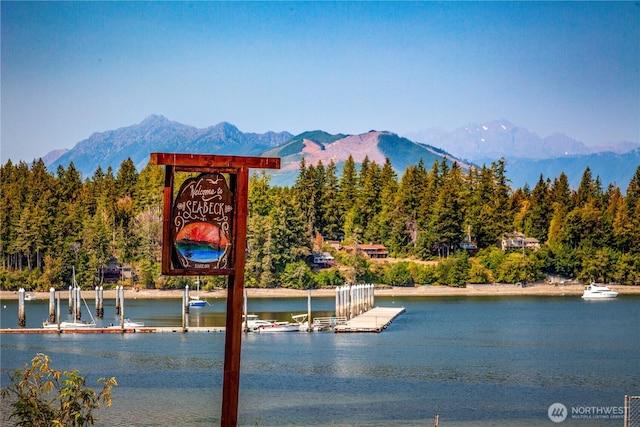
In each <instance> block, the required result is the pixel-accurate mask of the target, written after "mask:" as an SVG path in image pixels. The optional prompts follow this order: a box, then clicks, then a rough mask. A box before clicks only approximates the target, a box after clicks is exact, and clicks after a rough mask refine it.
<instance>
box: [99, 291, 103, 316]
mask: <svg viewBox="0 0 640 427" xmlns="http://www.w3.org/2000/svg"><path fill="white" fill-rule="evenodd" d="M98 295H99V296H100V305H99V306H98V317H99V318H101V319H102V318H103V317H104V288H103V287H102V286H100V291H99V292H98Z"/></svg>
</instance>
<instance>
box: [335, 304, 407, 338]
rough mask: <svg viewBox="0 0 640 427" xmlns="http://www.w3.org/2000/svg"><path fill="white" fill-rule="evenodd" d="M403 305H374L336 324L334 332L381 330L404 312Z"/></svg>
mask: <svg viewBox="0 0 640 427" xmlns="http://www.w3.org/2000/svg"><path fill="white" fill-rule="evenodd" d="M404 311H405V310H404V307H375V308H372V309H371V310H369V311H365V312H364V313H362V314H360V315H359V316H356V317H354V318H352V319H350V320H348V321H347V322H346V323H344V324H341V325H336V326H335V327H334V328H333V331H334V332H382V331H383V330H384V329H385V328H386V327H387V326H389V324H390V323H391V322H393V319H395V318H396V317H398V316H399V315H400V314H401V313H404Z"/></svg>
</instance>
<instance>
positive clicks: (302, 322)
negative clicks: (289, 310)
mask: <svg viewBox="0 0 640 427" xmlns="http://www.w3.org/2000/svg"><path fill="white" fill-rule="evenodd" d="M307 316H308V315H307V314H292V315H291V317H292V318H293V320H295V321H296V322H297V323H298V330H299V331H300V332H307V331H308V330H309V321H308V320H307Z"/></svg>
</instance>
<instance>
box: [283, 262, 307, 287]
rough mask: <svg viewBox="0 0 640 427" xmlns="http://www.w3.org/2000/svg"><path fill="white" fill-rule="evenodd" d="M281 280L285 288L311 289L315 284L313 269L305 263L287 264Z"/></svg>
mask: <svg viewBox="0 0 640 427" xmlns="http://www.w3.org/2000/svg"><path fill="white" fill-rule="evenodd" d="M280 278H281V280H282V287H283V288H292V289H311V288H312V287H313V285H314V284H315V282H314V280H313V275H312V273H311V268H309V266H308V265H307V264H306V263H305V262H304V261H298V262H292V263H289V264H287V265H286V266H285V267H284V272H283V273H282V274H281V275H280Z"/></svg>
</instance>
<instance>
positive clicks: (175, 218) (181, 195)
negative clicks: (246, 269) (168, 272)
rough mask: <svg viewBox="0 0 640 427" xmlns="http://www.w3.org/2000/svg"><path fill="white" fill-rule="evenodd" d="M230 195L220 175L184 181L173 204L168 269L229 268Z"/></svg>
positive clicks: (231, 202) (231, 209)
mask: <svg viewBox="0 0 640 427" xmlns="http://www.w3.org/2000/svg"><path fill="white" fill-rule="evenodd" d="M233 211H234V209H233V194H232V193H231V191H230V190H229V187H228V185H227V180H226V179H225V177H224V175H222V174H220V173H203V174H201V175H199V176H198V177H196V178H189V179H187V180H186V181H185V182H184V183H183V184H182V186H181V187H180V190H179V191H178V195H177V197H176V199H175V201H174V202H173V208H172V215H171V218H172V219H171V242H172V243H173V244H172V266H173V267H174V268H175V267H177V268H184V269H196V270H199V271H202V270H220V269H226V268H230V267H232V265H231V261H230V256H229V255H230V253H231V250H230V249H231V231H232V214H233Z"/></svg>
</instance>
